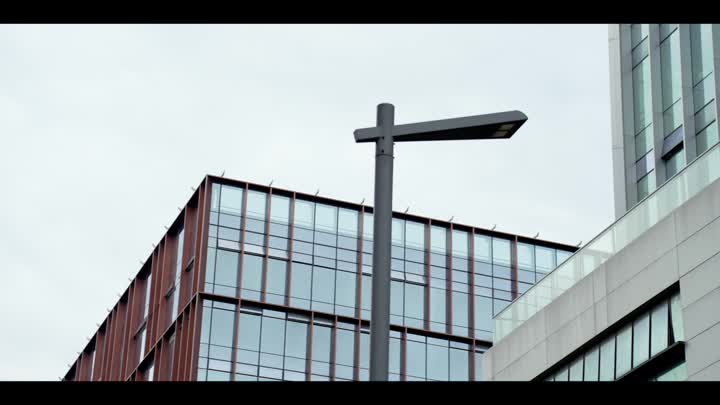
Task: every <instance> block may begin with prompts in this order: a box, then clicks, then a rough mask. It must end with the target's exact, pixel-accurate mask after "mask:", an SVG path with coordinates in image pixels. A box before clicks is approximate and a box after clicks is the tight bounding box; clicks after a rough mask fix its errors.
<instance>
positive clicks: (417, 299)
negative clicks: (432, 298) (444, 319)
mask: <svg viewBox="0 0 720 405" xmlns="http://www.w3.org/2000/svg"><path fill="white" fill-rule="evenodd" d="M424 298H425V288H424V287H423V286H421V285H417V284H410V283H406V284H405V317H406V318H411V320H405V322H406V325H407V326H411V327H416V328H422V327H423V325H422V320H423V318H424V316H423V314H424V310H425V299H424Z"/></svg>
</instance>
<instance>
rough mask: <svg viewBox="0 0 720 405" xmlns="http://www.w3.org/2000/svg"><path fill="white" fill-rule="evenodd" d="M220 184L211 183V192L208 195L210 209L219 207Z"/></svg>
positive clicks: (214, 209)
mask: <svg viewBox="0 0 720 405" xmlns="http://www.w3.org/2000/svg"><path fill="white" fill-rule="evenodd" d="M221 187H222V185H221V184H217V183H214V184H213V185H212V194H211V195H210V209H211V210H213V211H217V210H218V207H220V188H221Z"/></svg>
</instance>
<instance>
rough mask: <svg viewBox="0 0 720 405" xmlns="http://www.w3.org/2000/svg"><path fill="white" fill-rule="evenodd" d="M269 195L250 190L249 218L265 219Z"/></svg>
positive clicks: (248, 200)
mask: <svg viewBox="0 0 720 405" xmlns="http://www.w3.org/2000/svg"><path fill="white" fill-rule="evenodd" d="M266 200H267V194H265V193H261V192H259V191H254V190H249V191H248V196H247V205H248V206H247V216H248V217H251V218H258V219H265V209H266V208H267V207H266V205H267V204H266Z"/></svg>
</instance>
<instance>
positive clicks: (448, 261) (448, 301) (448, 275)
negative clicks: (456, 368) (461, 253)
mask: <svg viewBox="0 0 720 405" xmlns="http://www.w3.org/2000/svg"><path fill="white" fill-rule="evenodd" d="M445 232H446V234H445V332H446V333H447V334H452V232H453V224H452V223H450V228H448V229H447V230H445ZM448 350H449V349H448ZM448 353H449V352H448Z"/></svg>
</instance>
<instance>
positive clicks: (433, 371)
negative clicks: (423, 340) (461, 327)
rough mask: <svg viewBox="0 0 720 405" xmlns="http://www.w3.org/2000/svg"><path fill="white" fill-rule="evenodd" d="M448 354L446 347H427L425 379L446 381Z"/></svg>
mask: <svg viewBox="0 0 720 405" xmlns="http://www.w3.org/2000/svg"><path fill="white" fill-rule="evenodd" d="M448 368H449V352H448V348H447V347H440V346H435V345H431V344H429V345H427V378H428V379H430V380H439V381H447V380H448V377H449V375H448V373H449V370H448Z"/></svg>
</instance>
